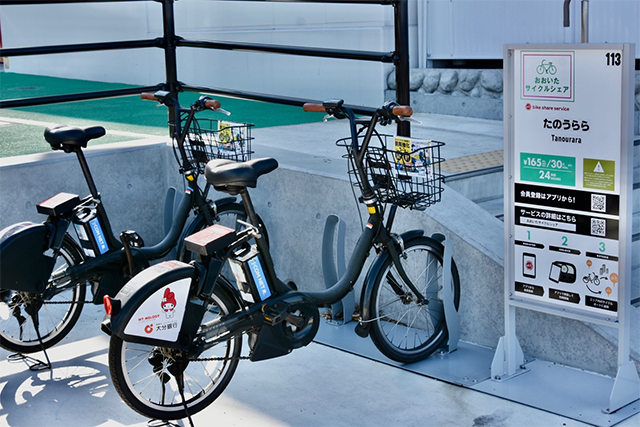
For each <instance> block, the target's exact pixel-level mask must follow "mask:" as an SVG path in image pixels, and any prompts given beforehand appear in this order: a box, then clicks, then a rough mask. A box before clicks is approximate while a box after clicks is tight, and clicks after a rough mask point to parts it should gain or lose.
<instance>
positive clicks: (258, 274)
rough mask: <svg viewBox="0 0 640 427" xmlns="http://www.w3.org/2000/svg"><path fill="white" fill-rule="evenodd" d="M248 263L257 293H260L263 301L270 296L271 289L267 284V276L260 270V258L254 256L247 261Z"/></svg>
mask: <svg viewBox="0 0 640 427" xmlns="http://www.w3.org/2000/svg"><path fill="white" fill-rule="evenodd" d="M248 264H249V270H251V275H252V276H253V281H254V283H255V284H256V290H257V291H258V295H260V299H261V300H262V301H264V300H265V299H267V298H269V297H270V296H271V290H270V289H269V285H268V284H267V278H266V276H265V275H264V271H263V270H262V265H260V260H259V259H258V257H254V258H252V259H250V260H249V261H248Z"/></svg>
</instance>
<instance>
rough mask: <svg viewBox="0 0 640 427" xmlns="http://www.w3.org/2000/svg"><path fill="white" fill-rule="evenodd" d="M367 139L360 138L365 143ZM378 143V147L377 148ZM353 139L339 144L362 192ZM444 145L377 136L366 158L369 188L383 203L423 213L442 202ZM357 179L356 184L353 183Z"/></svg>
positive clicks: (352, 175) (350, 171)
mask: <svg viewBox="0 0 640 427" xmlns="http://www.w3.org/2000/svg"><path fill="white" fill-rule="evenodd" d="M362 138H364V136H359V137H358V139H359V140H362ZM376 140H377V141H378V142H379V146H376ZM351 142H352V140H351V138H343V139H340V140H338V141H337V142H336V144H337V145H339V146H344V147H345V148H346V149H347V154H346V155H345V157H347V158H348V159H349V162H348V164H349V166H348V167H349V176H350V177H351V180H352V182H353V185H354V186H357V187H359V188H360V190H362V181H361V177H360V176H359V174H358V172H357V170H356V167H355V161H354V158H353V152H352V144H351ZM443 145H444V142H439V141H426V140H415V139H413V140H412V139H410V138H404V137H397V138H396V137H393V136H391V135H384V134H378V133H376V134H375V135H374V136H373V137H372V139H371V143H370V144H369V147H368V148H367V152H366V154H365V157H364V167H365V172H366V176H367V179H368V180H369V185H370V186H371V188H372V189H373V190H374V192H375V193H376V196H377V198H378V200H379V201H380V202H381V203H391V204H394V205H397V206H399V207H401V208H410V209H417V210H424V209H426V208H427V207H429V206H430V205H432V204H434V203H437V202H439V201H440V194H441V193H442V179H443V175H442V174H441V173H440V163H442V162H443V161H444V159H442V158H441V157H440V147H441V146H443ZM353 177H355V180H354V179H353Z"/></svg>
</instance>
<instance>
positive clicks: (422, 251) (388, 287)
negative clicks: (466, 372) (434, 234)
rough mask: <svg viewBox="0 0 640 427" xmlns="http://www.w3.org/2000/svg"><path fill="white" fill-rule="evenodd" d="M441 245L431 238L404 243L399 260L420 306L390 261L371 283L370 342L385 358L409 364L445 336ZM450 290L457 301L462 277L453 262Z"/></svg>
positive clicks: (428, 351)
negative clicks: (421, 297)
mask: <svg viewBox="0 0 640 427" xmlns="http://www.w3.org/2000/svg"><path fill="white" fill-rule="evenodd" d="M443 257H444V247H443V246H442V244H440V242H438V241H436V240H434V239H431V238H429V237H424V236H423V237H419V238H415V239H411V240H409V241H407V242H405V250H404V253H402V254H401V257H400V259H401V262H402V266H403V268H404V270H405V271H406V273H407V275H408V276H409V278H410V279H411V281H412V282H413V284H414V285H415V286H416V287H417V288H418V290H419V291H420V292H421V293H422V295H423V296H424V297H425V298H426V301H425V302H423V303H421V304H418V303H416V301H415V296H414V295H413V293H412V292H411V291H410V290H409V288H408V286H407V285H406V284H405V283H404V282H403V280H402V279H401V278H400V274H399V273H398V271H397V269H396V267H395V265H394V264H393V261H392V260H391V257H388V258H387V259H386V261H385V262H384V264H383V266H382V268H381V270H380V272H379V273H378V276H377V277H376V279H375V282H374V285H373V289H372V298H371V306H370V312H371V313H372V320H371V334H370V335H371V339H372V340H373V342H374V344H375V345H376V347H377V348H378V349H379V350H380V351H381V352H382V353H383V354H384V355H385V356H387V357H388V358H390V359H392V360H395V361H397V362H401V363H413V362H417V361H419V360H423V359H425V358H427V357H429V356H430V355H431V354H432V353H433V352H435V351H436V350H437V349H438V348H440V347H441V346H442V345H443V344H444V342H445V340H446V339H447V337H448V332H447V326H446V320H445V316H444V305H443V301H442V299H443V287H444V281H443V272H444V270H443ZM451 273H452V292H453V296H454V304H455V306H456V308H457V307H458V305H459V303H460V278H459V275H458V268H457V267H456V265H455V262H453V263H452V267H451Z"/></svg>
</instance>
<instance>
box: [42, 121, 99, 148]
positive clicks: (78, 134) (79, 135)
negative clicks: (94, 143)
mask: <svg viewBox="0 0 640 427" xmlns="http://www.w3.org/2000/svg"><path fill="white" fill-rule="evenodd" d="M106 133H107V131H106V130H105V129H104V128H103V127H102V126H88V127H85V128H79V127H73V126H56V127H54V128H47V129H45V131H44V139H46V140H47V142H48V143H49V144H50V145H51V149H52V150H60V149H64V151H65V152H66V153H68V152H70V151H73V147H81V148H87V142H89V140H91V139H95V138H100V137H101V136H103V135H105V134H106Z"/></svg>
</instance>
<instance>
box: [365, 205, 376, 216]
mask: <svg viewBox="0 0 640 427" xmlns="http://www.w3.org/2000/svg"><path fill="white" fill-rule="evenodd" d="M367 210H368V211H369V213H370V214H371V215H373V214H374V213H376V207H375V206H369V207H367Z"/></svg>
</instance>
